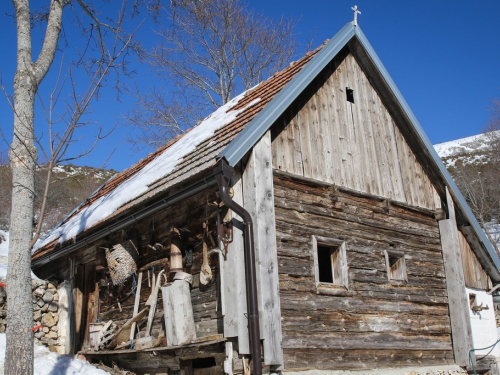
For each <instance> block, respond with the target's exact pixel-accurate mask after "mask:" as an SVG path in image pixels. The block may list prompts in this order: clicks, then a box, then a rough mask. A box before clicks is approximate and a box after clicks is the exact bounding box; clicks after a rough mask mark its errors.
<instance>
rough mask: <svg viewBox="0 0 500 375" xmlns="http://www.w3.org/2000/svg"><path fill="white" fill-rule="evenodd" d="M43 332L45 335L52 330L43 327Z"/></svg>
mask: <svg viewBox="0 0 500 375" xmlns="http://www.w3.org/2000/svg"><path fill="white" fill-rule="evenodd" d="M42 331H43V332H44V333H49V331H50V329H49V327H43V328H42Z"/></svg>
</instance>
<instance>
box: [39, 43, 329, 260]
mask: <svg viewBox="0 0 500 375" xmlns="http://www.w3.org/2000/svg"><path fill="white" fill-rule="evenodd" d="M322 47H323V46H321V47H319V48H318V49H316V50H315V51H313V52H309V53H307V54H306V56H304V57H303V58H301V59H300V60H298V61H296V62H294V63H292V64H290V66H288V67H287V68H286V69H284V70H282V71H281V72H278V73H276V74H275V75H273V76H272V77H270V78H269V79H267V80H266V81H264V82H262V83H260V84H259V85H257V86H256V87H254V88H252V89H250V90H248V91H246V92H244V93H243V94H241V95H239V96H238V97H236V98H235V99H233V100H232V101H231V102H229V103H227V104H226V105H225V106H223V107H221V108H219V109H218V110H217V111H216V112H214V113H213V114H212V115H210V116H209V117H207V118H206V119H205V120H204V121H202V122H201V123H200V124H199V125H198V126H196V127H195V128H193V129H191V130H190V131H188V132H186V133H185V134H183V135H180V136H178V137H176V138H175V139H173V140H171V141H170V142H168V143H167V144H166V145H165V146H163V147H160V148H159V149H158V150H156V151H155V152H153V153H151V154H150V155H148V156H147V157H146V158H144V159H143V160H141V161H139V162H138V163H137V164H135V165H134V166H132V167H130V168H128V169H127V170H125V171H123V172H122V173H120V174H118V175H116V176H115V177H113V178H112V179H111V180H110V181H108V182H107V183H105V184H104V185H103V186H102V187H101V188H100V189H99V190H98V191H97V192H95V193H94V194H93V195H92V196H90V197H89V198H88V199H87V200H86V201H85V202H83V203H82V204H81V205H80V206H79V207H78V208H77V209H76V210H75V211H74V212H73V213H72V214H70V215H69V216H68V217H67V218H66V219H65V220H64V221H63V222H61V223H60V224H59V225H58V226H57V227H55V228H54V229H53V230H52V231H51V232H50V233H49V235H48V236H46V237H45V238H43V239H42V240H41V241H39V242H38V243H37V245H36V246H35V249H34V253H33V259H37V258H39V257H41V256H44V255H46V254H49V253H50V252H51V251H53V250H54V248H55V246H56V245H58V244H61V243H64V242H66V241H69V240H70V239H72V238H74V237H76V235H80V234H82V233H85V232H86V231H89V230H90V229H94V228H96V227H98V226H99V225H101V224H103V223H104V222H105V221H107V220H109V219H111V218H115V217H117V216H119V215H120V214H121V213H123V212H124V211H126V210H128V209H130V208H132V207H134V206H135V205H138V204H140V203H141V202H143V201H144V200H146V199H149V198H152V197H154V196H155V195H157V194H160V193H162V192H164V191H165V190H168V189H170V188H171V187H173V186H175V185H177V184H179V183H181V182H183V181H185V180H187V179H189V178H190V177H192V176H194V175H196V174H198V173H200V172H203V171H205V170H208V169H209V168H211V167H213V165H214V162H215V158H216V157H217V155H219V153H220V152H221V151H222V150H223V149H224V147H226V146H227V144H228V143H229V142H231V141H232V140H233V139H234V138H235V137H236V136H237V135H238V134H239V133H240V131H241V130H242V129H244V128H245V126H246V125H247V124H248V123H249V122H250V121H251V120H252V119H253V118H254V117H255V116H256V115H257V114H258V113H259V112H260V111H261V110H262V109H263V108H264V107H265V106H266V105H267V104H268V103H269V102H270V101H271V100H272V99H273V98H274V97H275V96H276V94H277V93H278V92H279V91H280V90H282V89H283V87H284V86H285V85H286V84H287V83H288V82H289V81H290V80H291V79H292V78H293V77H294V76H295V75H296V74H297V73H298V72H299V71H300V70H301V69H302V68H303V67H304V66H305V65H306V64H307V63H308V62H309V61H310V60H311V58H312V57H313V56H314V55H315V54H316V53H317V52H318V51H319V50H321V48H322ZM214 117H215V119H214ZM233 117H234V118H233ZM218 118H219V119H220V122H221V123H222V126H220V127H217V124H215V126H214V121H216V120H217V119H218ZM228 119H229V120H228ZM205 128H206V133H207V135H208V136H206V137H203V136H202V137H201V139H202V140H201V142H200V143H198V144H196V145H195V147H189V146H192V145H191V143H192V142H191V143H190V142H189V141H190V140H189V138H192V137H191V135H192V133H194V132H196V133H198V134H197V136H198V137H195V140H196V139H200V136H199V133H201V132H204V131H205ZM212 129H215V131H212V132H211V130H212ZM182 143H186V144H187V147H185V148H184V150H183V148H182V147H181V155H177V156H178V159H177V160H174V162H175V161H176V162H177V163H175V165H173V166H172V168H168V167H167V168H165V173H161V172H158V171H157V170H154V169H156V168H154V167H162V164H163V163H158V161H159V159H161V158H162V157H165V154H167V153H168V152H169V150H170V149H172V148H174V147H176V146H179V145H181V144H182ZM182 151H185V152H184V153H182ZM179 156H180V157H179ZM155 163H156V165H154V164H155ZM153 165H154V167H153ZM148 168H150V169H153V170H151V171H147V169H148ZM147 173H149V174H153V176H151V178H149V180H148V181H147V188H146V189H144V190H143V191H139V192H136V191H129V190H127V195H128V198H127V199H126V200H124V199H123V196H122V197H121V199H120V200H119V201H117V202H116V203H117V204H116V206H117V207H115V208H113V209H112V210H110V212H107V213H106V214H104V215H102V214H101V215H100V216H98V217H96V218H94V219H93V222H92V223H91V224H90V225H88V223H86V222H84V221H87V220H88V218H89V216H91V215H92V214H93V213H94V212H96V211H97V210H98V209H99V206H102V205H104V204H108V205H109V204H110V202H109V201H106V200H112V199H115V200H117V197H116V196H115V197H114V196H113V195H117V194H116V193H117V190H119V189H120V188H121V187H124V186H125V185H126V184H130V183H133V180H134V179H139V178H142V177H144V175H145V174H147ZM111 203H112V202H111ZM94 216H95V215H94Z"/></svg>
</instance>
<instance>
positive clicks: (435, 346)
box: [274, 176, 453, 370]
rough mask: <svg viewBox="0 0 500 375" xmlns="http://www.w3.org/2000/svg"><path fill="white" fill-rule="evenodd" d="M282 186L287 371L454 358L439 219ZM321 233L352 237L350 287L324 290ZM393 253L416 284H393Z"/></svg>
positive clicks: (279, 212) (278, 205) (278, 199)
mask: <svg viewBox="0 0 500 375" xmlns="http://www.w3.org/2000/svg"><path fill="white" fill-rule="evenodd" d="M274 187H275V212H276V222H277V239H278V243H277V245H278V273H279V278H280V285H279V287H280V295H281V312H282V329H283V350H284V360H285V369H307V368H317V369H343V370H347V369H370V368H376V367H384V366H389V367H390V366H404V365H407V364H408V363H413V364H418V363H422V364H429V365H430V364H438V363H441V364H442V363H450V364H451V363H453V350H452V343H451V335H450V333H451V328H450V319H449V316H448V298H447V291H446V280H445V276H444V265H443V256H442V251H441V241H440V238H439V230H438V224H437V222H436V220H435V219H434V218H433V216H432V215H430V214H429V213H426V212H425V211H424V210H421V211H418V210H411V209H409V208H404V207H399V206H396V205H394V206H392V207H391V209H390V210H389V211H388V212H386V211H384V208H385V207H384V202H381V201H379V200H375V199H370V198H369V197H362V196H360V195H359V194H358V195H353V194H349V193H346V192H342V191H337V192H336V193H335V196H333V197H332V195H331V192H329V191H328V188H326V187H321V186H318V185H316V186H313V185H307V184H305V183H304V182H300V183H299V182H298V181H290V180H287V181H286V180H283V179H280V178H277V177H276V176H275V178H274ZM313 235H316V236H321V237H324V238H331V239H332V240H341V241H345V246H346V256H347V266H348V269H349V275H348V288H344V287H338V286H331V285H328V284H327V285H323V288H321V287H316V283H315V268H314V254H313V252H312V251H313V250H312V249H313V246H312V236H313ZM384 250H392V251H398V252H402V253H404V254H405V259H406V267H407V277H408V281H407V282H404V281H396V280H391V281H390V280H388V277H387V272H386V262H385V256H384ZM319 285H320V286H321V285H322V284H321V283H320V284H319Z"/></svg>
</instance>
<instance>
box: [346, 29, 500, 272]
mask: <svg viewBox="0 0 500 375" xmlns="http://www.w3.org/2000/svg"><path fill="white" fill-rule="evenodd" d="M355 35H356V37H357V38H358V40H359V42H360V43H361V45H362V46H363V48H364V49H365V50H366V52H367V53H368V55H369V56H370V58H371V59H372V61H373V63H374V64H375V66H376V67H377V69H378V70H379V72H380V74H381V76H382V77H383V79H384V80H385V82H386V83H387V85H388V86H389V89H390V90H391V91H392V93H393V94H394V96H395V97H396V99H397V101H398V102H399V105H400V106H401V108H402V110H403V111H404V113H405V115H406V116H407V117H408V119H409V120H410V123H411V124H412V126H413V128H414V129H415V131H416V133H417V136H418V137H419V138H420V140H421V141H422V143H423V144H424V145H425V147H426V148H427V151H428V152H429V153H430V156H431V157H432V159H433V160H434V162H435V163H436V166H437V167H438V169H439V173H440V174H441V177H442V178H443V179H444V181H445V183H446V185H448V187H449V189H450V190H451V193H452V195H453V197H454V198H455V202H456V204H457V205H458V206H459V208H460V210H461V211H462V213H463V214H464V215H465V218H466V219H467V221H468V222H469V223H470V224H471V226H472V228H473V229H474V232H475V233H476V234H477V236H478V238H479V240H480V241H481V242H482V245H483V246H484V248H485V249H486V251H487V253H488V257H489V258H490V259H491V261H492V262H493V264H494V266H495V267H496V269H497V271H498V275H497V278H499V279H500V258H499V257H498V255H497V253H496V251H495V249H494V248H493V245H491V243H490V241H489V240H488V238H487V237H486V234H485V233H484V231H483V229H482V228H481V226H480V225H479V223H478V222H477V220H476V217H475V216H474V214H473V213H472V211H471V209H470V207H469V205H468V204H467V202H466V201H465V198H464V197H463V195H462V193H461V192H460V189H459V188H458V186H457V185H456V183H455V181H454V180H453V178H452V177H451V175H450V173H449V172H448V170H447V169H446V167H445V165H444V163H443V161H442V160H441V158H440V157H439V155H438V154H437V152H436V150H435V149H434V146H433V145H432V143H431V141H430V140H429V138H428V137H427V135H426V134H425V132H424V130H423V128H422V126H421V125H420V123H419V122H418V120H417V118H416V117H415V115H414V114H413V112H412V110H411V109H410V106H409V105H408V103H406V100H405V99H404V98H403V95H402V94H401V92H400V91H399V90H398V88H397V86H396V84H395V83H394V81H393V80H392V78H391V76H390V75H389V73H388V72H387V70H386V69H385V67H384V64H382V61H381V60H380V59H379V57H378V56H377V54H376V52H375V50H374V49H373V47H372V46H371V45H370V43H369V42H368V39H367V38H366V37H365V35H364V34H363V32H362V31H361V29H360V28H359V27H356V28H355Z"/></svg>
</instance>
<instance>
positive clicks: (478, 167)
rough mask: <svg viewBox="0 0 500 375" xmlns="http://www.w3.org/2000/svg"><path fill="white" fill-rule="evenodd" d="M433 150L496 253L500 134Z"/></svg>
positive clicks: (499, 213)
mask: <svg viewBox="0 0 500 375" xmlns="http://www.w3.org/2000/svg"><path fill="white" fill-rule="evenodd" d="M434 148H435V149H436V151H437V153H438V154H439V156H440V157H441V159H442V160H443V162H444V164H445V165H446V167H447V168H448V170H449V172H450V173H451V175H452V176H453V178H454V179H455V182H456V183H457V185H458V187H459V188H460V190H461V192H462V194H463V195H464V197H465V199H466V200H467V202H468V203H469V206H470V207H471V209H472V211H473V212H474V215H475V216H476V218H477V220H478V221H479V224H481V226H482V227H483V228H484V229H485V232H486V234H487V235H488V237H489V239H490V241H491V242H492V243H493V245H494V246H495V247H496V249H497V252H498V251H499V245H500V189H499V184H498V180H499V178H500V131H493V132H488V133H484V134H479V135H475V136H472V137H467V138H462V139H457V140H455V141H450V142H445V143H440V144H437V145H435V146H434Z"/></svg>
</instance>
